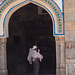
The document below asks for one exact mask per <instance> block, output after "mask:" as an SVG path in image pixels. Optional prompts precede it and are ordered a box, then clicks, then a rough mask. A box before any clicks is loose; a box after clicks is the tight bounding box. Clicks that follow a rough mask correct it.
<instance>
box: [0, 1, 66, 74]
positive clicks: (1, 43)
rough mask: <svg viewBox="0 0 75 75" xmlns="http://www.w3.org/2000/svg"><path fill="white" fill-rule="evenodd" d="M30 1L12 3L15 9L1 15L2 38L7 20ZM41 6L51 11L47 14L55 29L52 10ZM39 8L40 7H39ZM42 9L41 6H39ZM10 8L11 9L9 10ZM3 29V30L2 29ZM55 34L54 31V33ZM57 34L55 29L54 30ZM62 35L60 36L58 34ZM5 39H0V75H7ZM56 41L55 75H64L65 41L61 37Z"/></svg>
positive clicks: (54, 16) (54, 15)
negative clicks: (50, 17)
mask: <svg viewBox="0 0 75 75" xmlns="http://www.w3.org/2000/svg"><path fill="white" fill-rule="evenodd" d="M30 2H31V1H27V2H26V3H23V4H21V2H19V4H21V5H19V4H17V5H16V2H15V3H13V4H15V7H14V8H13V5H11V6H10V7H9V10H5V12H4V14H3V15H2V16H3V17H2V18H3V19H2V20H1V21H2V22H1V24H2V25H3V24H4V25H6V30H5V31H4V32H5V34H4V35H3V36H6V37H8V22H9V18H10V16H11V15H12V13H13V12H15V11H16V10H17V9H18V8H20V7H22V6H23V5H26V4H28V3H30ZM37 2H38V3H40V1H37ZM35 4H36V3H35ZM40 4H42V5H43V6H44V7H43V8H45V7H46V8H45V10H47V9H48V10H51V11H52V12H51V13H50V12H49V11H48V10H47V11H48V12H49V14H50V15H51V14H52V20H53V21H54V23H55V25H56V28H57V26H58V19H57V18H56V17H57V16H56V14H55V13H54V12H53V10H52V9H51V8H49V7H48V5H46V4H45V3H42V2H41V3H40ZM37 5H38V4H37ZM39 6H40V5H39ZM41 7H42V6H41ZM10 8H11V9H10ZM4 29H5V28H4ZM54 32H55V31H54ZM56 32H57V29H56ZM60 35H62V34H60ZM6 39H7V38H1V39H0V50H1V52H0V55H1V56H0V60H1V61H0V74H1V75H7V63H6V62H7V61H6ZM55 39H56V75H65V40H64V37H63V36H55Z"/></svg>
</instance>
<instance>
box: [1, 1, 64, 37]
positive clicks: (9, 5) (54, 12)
mask: <svg viewBox="0 0 75 75" xmlns="http://www.w3.org/2000/svg"><path fill="white" fill-rule="evenodd" d="M29 3H33V4H35V5H38V6H40V7H42V8H44V9H45V10H46V11H47V12H48V13H49V14H50V16H51V18H52V21H53V34H54V35H58V36H59V35H64V21H63V15H62V12H61V10H60V9H59V8H58V6H57V5H55V3H53V1H52V0H8V1H5V3H4V5H2V7H1V8H0V15H1V16H0V17H1V18H0V19H1V20H0V21H1V26H0V28H1V29H2V31H0V32H1V34H0V37H8V33H9V32H8V22H9V19H10V17H11V15H12V14H13V13H14V12H15V11H16V10H17V9H19V8H21V7H22V6H24V5H27V4H29ZM5 5H6V6H5ZM3 6H5V7H3ZM2 8H3V9H2ZM2 32H3V33H2Z"/></svg>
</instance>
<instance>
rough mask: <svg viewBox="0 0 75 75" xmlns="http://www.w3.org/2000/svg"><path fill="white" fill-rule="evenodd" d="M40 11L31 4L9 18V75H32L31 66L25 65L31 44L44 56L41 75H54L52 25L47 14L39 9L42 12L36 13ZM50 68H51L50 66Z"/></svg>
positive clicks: (54, 58)
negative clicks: (35, 45) (36, 46)
mask: <svg viewBox="0 0 75 75" xmlns="http://www.w3.org/2000/svg"><path fill="white" fill-rule="evenodd" d="M39 8H40V7H39V6H37V5H34V4H32V3H30V4H28V5H26V6H24V7H22V8H20V9H19V10H17V11H16V12H15V13H14V14H13V15H12V16H11V18H10V21H9V36H10V37H9V38H8V42H7V55H8V56H7V57H8V74H9V75H12V74H13V75H15V74H16V75H17V74H21V75H24V74H27V75H28V74H29V73H30V74H29V75H31V74H32V71H33V70H32V66H31V65H29V63H28V62H27V55H28V54H27V53H28V49H29V48H30V47H32V46H33V45H34V44H37V45H38V47H39V48H40V49H41V52H42V54H43V55H44V56H45V57H44V61H43V63H41V68H40V70H41V71H40V74H46V75H47V74H56V66H55V65H56V51H55V38H54V37H53V22H52V19H51V17H50V15H49V14H48V13H47V11H45V10H44V9H42V8H41V11H42V12H41V13H39V12H38V10H39ZM32 11H33V12H32ZM42 42H43V44H42ZM14 50H15V51H14ZM45 51H46V52H45ZM49 52H50V54H49ZM44 53H47V54H46V55H45V54H44ZM48 57H49V58H48ZM48 60H49V62H48ZM50 60H51V61H50ZM12 61H13V63H12ZM52 64H53V66H51V65H52ZM44 65H45V67H44Z"/></svg>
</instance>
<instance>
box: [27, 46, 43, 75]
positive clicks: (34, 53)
mask: <svg viewBox="0 0 75 75" xmlns="http://www.w3.org/2000/svg"><path fill="white" fill-rule="evenodd" d="M42 59H43V56H42V55H41V54H40V50H39V49H38V48H37V46H36V45H34V46H33V48H30V49H29V54H28V57H27V60H28V61H29V63H30V64H32V63H33V67H34V75H38V73H39V67H40V62H41V61H42Z"/></svg>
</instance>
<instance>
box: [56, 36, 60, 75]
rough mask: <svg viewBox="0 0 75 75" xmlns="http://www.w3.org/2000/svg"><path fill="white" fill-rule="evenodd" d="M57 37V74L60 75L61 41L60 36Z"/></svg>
mask: <svg viewBox="0 0 75 75" xmlns="http://www.w3.org/2000/svg"><path fill="white" fill-rule="evenodd" d="M55 39H56V75H60V62H59V61H60V43H59V40H58V37H56V38H55Z"/></svg>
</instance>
